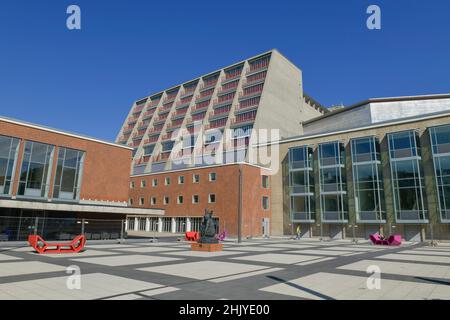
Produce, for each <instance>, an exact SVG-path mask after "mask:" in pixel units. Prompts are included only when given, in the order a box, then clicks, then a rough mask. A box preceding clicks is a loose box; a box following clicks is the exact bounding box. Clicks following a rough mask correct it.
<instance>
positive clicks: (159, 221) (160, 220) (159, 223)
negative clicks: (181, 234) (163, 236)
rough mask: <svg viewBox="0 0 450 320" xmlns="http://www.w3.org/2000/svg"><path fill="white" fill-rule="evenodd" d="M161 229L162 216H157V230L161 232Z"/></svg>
mask: <svg viewBox="0 0 450 320" xmlns="http://www.w3.org/2000/svg"><path fill="white" fill-rule="evenodd" d="M162 230H163V220H162V218H158V232H162Z"/></svg>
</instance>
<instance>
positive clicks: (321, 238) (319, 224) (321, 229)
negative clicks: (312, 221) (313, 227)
mask: <svg viewBox="0 0 450 320" xmlns="http://www.w3.org/2000/svg"><path fill="white" fill-rule="evenodd" d="M317 226H318V227H320V239H319V240H320V241H323V227H322V223H318V224H317Z"/></svg>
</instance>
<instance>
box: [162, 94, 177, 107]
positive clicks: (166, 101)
mask: <svg viewBox="0 0 450 320" xmlns="http://www.w3.org/2000/svg"><path fill="white" fill-rule="evenodd" d="M176 97H177V93H173V94H170V95H168V96H167V97H166V98H165V99H164V100H163V105H165V104H169V103H171V102H174V101H175V98H176Z"/></svg>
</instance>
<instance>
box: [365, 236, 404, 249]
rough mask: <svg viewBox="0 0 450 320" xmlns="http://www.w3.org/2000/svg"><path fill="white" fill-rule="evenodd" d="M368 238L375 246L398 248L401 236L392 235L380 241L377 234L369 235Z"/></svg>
mask: <svg viewBox="0 0 450 320" xmlns="http://www.w3.org/2000/svg"><path fill="white" fill-rule="evenodd" d="M369 238H370V241H372V243H373V244H375V245H385V246H399V245H401V244H402V236H401V235H398V234H396V235H392V236H390V237H389V238H388V239H381V238H380V235H379V234H371V235H369Z"/></svg>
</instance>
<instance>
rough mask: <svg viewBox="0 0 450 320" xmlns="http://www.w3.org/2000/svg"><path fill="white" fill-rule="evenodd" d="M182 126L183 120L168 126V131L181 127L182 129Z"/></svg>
mask: <svg viewBox="0 0 450 320" xmlns="http://www.w3.org/2000/svg"><path fill="white" fill-rule="evenodd" d="M182 124H183V119H179V120H175V121H172V123H170V124H168V125H167V130H172V129H175V128H179V127H181V125H182Z"/></svg>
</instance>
